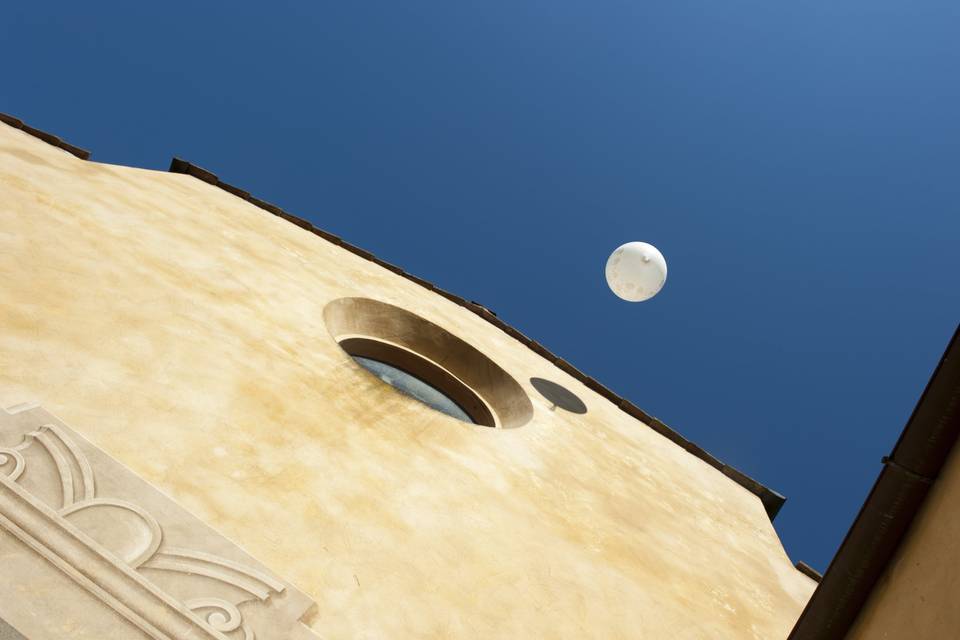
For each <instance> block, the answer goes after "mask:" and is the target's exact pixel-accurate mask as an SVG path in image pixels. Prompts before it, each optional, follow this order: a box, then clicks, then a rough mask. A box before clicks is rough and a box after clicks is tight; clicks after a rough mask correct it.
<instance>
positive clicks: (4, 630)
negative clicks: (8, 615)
mask: <svg viewBox="0 0 960 640" xmlns="http://www.w3.org/2000/svg"><path fill="white" fill-rule="evenodd" d="M0 640H27V639H26V638H24V637H23V636H22V635H20V634H19V633H17V630H16V629H14V628H13V627H11V626H10V625H9V624H7V623H6V622H4V621H3V618H0Z"/></svg>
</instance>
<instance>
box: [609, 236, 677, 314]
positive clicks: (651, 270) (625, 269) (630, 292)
mask: <svg viewBox="0 0 960 640" xmlns="http://www.w3.org/2000/svg"><path fill="white" fill-rule="evenodd" d="M606 273H607V284H608V285H610V289H611V290H612V291H613V292H614V293H615V294H617V296H618V297H620V298H623V299H624V300H627V301H628V302H641V301H643V300H649V299H650V298H652V297H653V296H655V295H657V293H658V292H659V291H660V289H662V288H663V283H664V282H666V281H667V261H666V260H665V259H664V257H663V254H662V253H660V251H658V250H657V248H656V247H655V246H653V245H652V244H647V243H646V242H628V243H626V244H624V245H621V246H619V247H617V250H616V251H614V252H613V253H611V254H610V257H609V258H607V271H606Z"/></svg>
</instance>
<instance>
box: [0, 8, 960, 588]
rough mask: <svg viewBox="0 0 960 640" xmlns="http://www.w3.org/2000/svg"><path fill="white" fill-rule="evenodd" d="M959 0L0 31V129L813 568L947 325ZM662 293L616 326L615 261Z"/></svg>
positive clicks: (250, 13)
mask: <svg viewBox="0 0 960 640" xmlns="http://www.w3.org/2000/svg"><path fill="white" fill-rule="evenodd" d="M958 33H960V4H958V3H957V2H955V0H946V1H940V0H932V1H929V2H922V3H918V2H907V1H901V2H892V1H888V0H811V1H808V2H802V3H801V2H792V3H786V2H770V1H769V0H755V1H743V0H728V1H725V2H716V1H708V0H702V1H686V0H669V1H663V2H642V1H637V2H604V1H596V0H594V1H583V2H565V1H561V0H553V1H549V2H546V1H544V2H522V1H519V0H512V1H510V2H497V1H492V2H485V3H473V2H471V3H466V2H449V1H444V2H416V1H412V2H346V3H329V2H300V3H291V2H278V1H274V2H270V3H256V4H252V3H242V2H230V3H226V2H223V3H215V2H205V3H177V2H166V3H151V4H149V5H148V4H146V3H129V2H112V3H110V2H93V3H77V2H69V3H67V2H64V3H45V2H32V3H17V4H15V5H12V6H9V7H6V8H5V9H4V19H3V21H0V51H2V52H3V55H4V59H5V61H6V64H5V65H4V72H3V81H2V83H0V111H5V112H8V113H12V114H14V115H16V116H18V117H20V118H22V119H23V120H25V121H26V122H28V123H30V124H32V125H34V126H37V127H39V128H41V129H45V130H48V131H51V132H53V133H56V134H58V135H60V136H62V137H64V138H65V139H66V140H68V141H70V142H72V143H74V144H77V145H79V146H83V147H86V148H89V149H91V150H92V152H93V158H94V159H95V160H99V161H102V162H111V163H117V164H126V165H133V166H140V167H148V168H163V169H165V168H166V167H167V165H168V163H169V160H170V158H171V157H172V156H173V155H178V156H180V157H183V158H185V159H187V160H189V161H191V162H194V163H196V164H199V165H201V166H204V167H206V168H208V169H210V170H212V171H214V172H215V173H217V174H218V175H219V176H220V177H221V178H222V179H223V180H225V181H227V182H230V183H232V184H236V185H238V186H240V187H242V188H244V189H247V190H249V191H251V192H252V193H254V194H256V195H258V196H259V197H262V198H264V199H266V200H268V201H272V202H276V203H277V204H279V205H281V206H283V207H284V208H286V209H287V210H289V211H291V212H293V213H295V214H297V215H301V216H303V217H307V218H309V219H310V220H312V221H313V222H314V223H315V224H317V225H318V226H320V227H322V228H325V229H327V230H330V231H332V232H334V233H337V234H340V235H342V236H343V237H344V238H346V239H348V240H349V241H351V242H353V243H354V244H357V245H360V246H362V247H364V248H366V249H368V250H371V251H373V252H375V253H376V254H378V255H380V256H381V257H383V258H385V259H387V260H389V261H391V262H394V263H396V264H399V265H401V266H403V267H404V268H405V269H407V270H408V271H410V272H412V273H415V274H417V275H420V276H421V277H424V278H427V279H429V280H432V281H434V282H436V283H438V284H439V285H440V286H442V287H444V288H446V289H449V290H451V291H454V292H456V293H458V294H460V295H462V296H464V297H466V298H469V299H472V300H477V301H479V302H481V303H482V304H484V305H486V306H488V307H489V308H491V309H493V310H494V311H496V312H497V313H498V314H499V315H500V316H501V317H502V318H504V319H505V320H506V321H507V322H509V323H511V324H513V325H514V326H516V327H517V328H519V329H520V330H521V331H523V332H525V333H527V334H528V335H531V336H533V337H534V338H536V339H537V340H539V341H540V342H542V343H543V344H545V345H546V346H547V347H548V348H550V349H551V350H553V351H554V352H556V353H558V354H559V355H561V356H562V357H564V358H566V359H567V360H569V361H570V362H572V363H573V364H574V365H575V366H577V367H579V368H581V369H582V370H585V371H586V372H588V373H589V374H590V375H592V376H593V377H595V378H597V379H598V380H600V381H602V382H603V383H605V384H606V385H608V386H609V387H611V388H612V389H614V390H615V391H617V392H618V393H620V394H622V395H624V396H626V397H628V398H630V399H631V400H633V401H634V402H636V403H637V404H638V405H640V406H641V407H643V408H644V409H645V410H647V411H648V412H650V413H652V414H654V415H656V416H658V417H659V418H661V419H662V420H664V421H665V422H666V423H667V424H669V425H671V426H672V427H673V428H675V429H677V430H678V431H680V432H681V433H682V434H684V435H685V436H687V437H688V438H690V439H692V440H694V441H695V442H697V443H698V444H700V445H701V446H703V447H704V448H706V449H707V450H708V451H710V452H711V453H713V454H714V455H716V456H717V457H719V458H721V459H722V460H724V461H726V462H728V463H730V464H733V465H734V466H737V467H739V468H741V469H743V470H744V471H745V472H747V473H749V474H751V475H753V476H754V477H756V478H757V479H758V480H760V481H761V482H763V483H765V484H767V485H768V486H770V487H772V488H774V489H776V490H778V491H780V492H782V493H784V494H785V495H786V496H787V497H788V501H787V504H786V506H785V507H784V509H783V511H782V512H781V514H780V515H779V516H778V518H777V522H776V525H777V529H778V531H779V532H780V535H781V537H782V539H783V541H784V545H785V547H786V549H787V551H788V553H789V554H790V556H791V557H792V558H793V559H794V560H805V561H807V562H809V563H810V564H812V565H813V566H815V567H816V568H818V569H821V570H822V569H825V568H826V566H827V564H828V563H829V560H830V558H831V557H832V556H833V553H834V551H835V549H836V547H837V545H838V544H839V542H840V541H841V539H842V537H843V535H844V534H845V533H846V530H847V528H848V526H849V524H850V522H851V521H852V519H853V517H854V516H855V514H856V512H857V510H858V509H859V507H860V505H861V504H862V502H863V499H864V498H865V497H866V494H867V491H868V490H869V488H870V486H871V484H872V483H873V480H874V479H875V477H876V475H877V473H878V472H879V469H880V457H881V456H882V455H884V454H886V453H887V452H889V450H890V449H891V448H892V446H893V443H894V442H895V440H896V437H897V435H898V434H899V432H900V430H901V429H902V428H903V425H904V423H905V421H906V419H907V417H908V416H909V414H910V411H911V409H912V408H913V406H914V404H915V402H916V400H917V398H918V397H919V394H920V392H921V391H922V389H923V386H924V384H925V383H926V381H927V379H928V378H929V376H930V374H931V372H932V370H933V368H934V366H935V365H936V362H937V360H938V358H939V356H940V354H941V352H942V351H943V349H944V347H945V346H946V344H947V341H948V339H949V338H950V335H951V334H952V332H953V330H954V327H955V326H956V323H957V321H958V319H960V288H958V286H957V274H958V273H960V250H958V243H957V238H958V236H960V171H958V169H960V166H958V161H960V117H958V114H960V82H958V79H957V78H958V71H957V70H958V69H960V38H958V37H957V34H958ZM630 240H645V241H648V242H651V243H653V244H655V245H657V246H658V247H659V248H660V249H661V250H662V251H663V253H664V254H665V255H666V257H667V260H668V263H669V267H670V275H669V278H668V281H667V285H666V287H665V288H664V290H663V291H662V292H661V294H660V295H658V296H657V297H656V298H654V299H653V300H651V301H649V302H646V303H641V304H629V303H625V302H622V301H620V300H618V299H617V298H615V297H614V296H613V294H612V293H610V292H609V291H608V290H607V289H606V286H605V283H604V281H603V267H604V263H605V260H606V258H607V255H608V254H609V253H610V251H611V250H613V249H614V248H615V247H616V246H618V245H619V244H621V243H623V242H626V241H630Z"/></svg>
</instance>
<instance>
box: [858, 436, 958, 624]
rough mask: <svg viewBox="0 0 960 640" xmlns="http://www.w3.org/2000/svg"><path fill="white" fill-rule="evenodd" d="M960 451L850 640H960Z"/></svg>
mask: <svg viewBox="0 0 960 640" xmlns="http://www.w3.org/2000/svg"><path fill="white" fill-rule="evenodd" d="M958 501H960V448H957V447H954V451H953V453H952V454H951V455H950V458H949V459H948V460H947V463H946V465H945V466H944V468H943V470H942V471H941V472H940V477H939V479H938V480H937V482H936V484H935V485H934V486H933V489H931V491H930V494H929V495H928V496H927V499H926V502H924V505H923V507H922V508H921V510H920V513H919V514H918V515H917V517H916V518H915V519H914V521H913V524H912V525H911V527H910V530H909V531H908V532H907V537H906V539H905V540H904V542H903V543H902V544H901V546H900V549H899V550H898V551H897V554H896V556H894V558H893V560H892V561H891V562H890V564H889V565H888V566H887V569H886V571H885V572H884V574H883V576H882V577H881V578H880V580H879V582H877V586H876V587H875V588H874V590H873V592H872V593H871V594H870V598H869V599H868V600H867V603H866V604H865V605H864V606H863V609H861V611H860V616H859V617H858V618H857V621H856V622H855V623H854V625H853V627H852V629H851V631H850V633H849V634H848V636H847V637H848V638H850V640H915V639H917V638H924V639H927V638H929V639H930V640H940V639H942V640H955V639H956V638H960V607H958V606H957V597H958V596H960V511H958V510H957V504H958Z"/></svg>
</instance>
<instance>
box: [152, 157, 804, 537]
mask: <svg viewBox="0 0 960 640" xmlns="http://www.w3.org/2000/svg"><path fill="white" fill-rule="evenodd" d="M170 171H171V172H172V173H181V174H185V175H189V176H193V177H195V178H197V179H199V180H202V181H204V182H206V183H208V184H210V185H213V186H215V187H219V188H220V189H223V190H224V191H227V192H229V193H232V194H233V195H235V196H237V197H238V198H241V199H243V200H246V201H247V202H249V203H250V204H252V205H254V206H257V207H260V208H261V209H264V210H265V211H268V212H270V213H272V214H273V215H275V216H278V217H280V218H283V219H284V220H287V221H288V222H291V223H293V224H295V225H297V226H298V227H301V228H302V229H305V230H307V231H309V232H311V233H313V234H315V235H318V236H320V237H321V238H323V239H324V240H327V241H329V242H332V243H333V244H335V245H337V246H339V247H341V248H343V249H346V250H347V251H349V252H351V253H354V254H356V255H358V256H360V257H361V258H364V259H366V260H369V261H370V262H374V263H376V264H378V265H380V266H381V267H383V268H384V269H387V270H388V271H392V272H393V273H395V274H397V275H399V276H403V277H404V278H406V279H408V280H411V281H413V282H415V283H416V284H418V285H420V286H421V287H424V288H425V289H428V290H430V291H433V292H434V293H437V294H440V295H441V296H443V297H444V298H446V299H447V300H450V301H451V302H453V303H454V304H457V305H459V306H461V307H463V308H464V309H467V310H468V311H471V312H473V313H475V314H476V315H478V316H480V317H481V318H483V319H484V320H486V321H487V322H489V323H490V324H492V325H494V326H495V327H497V328H498V329H500V330H501V331H503V332H504V333H506V334H507V335H509V336H510V337H512V338H514V339H515V340H517V341H518V342H520V343H522V344H523V345H525V346H526V347H527V348H529V349H530V350H531V351H533V352H534V353H536V354H537V355H539V356H541V357H543V358H544V359H545V360H547V361H548V362H550V363H551V364H553V365H554V366H556V367H557V368H559V369H560V370H562V371H563V372H565V373H567V374H569V375H570V376H572V377H573V378H576V379H577V380H579V381H580V382H582V383H583V384H584V385H585V386H586V387H587V388H589V389H591V390H592V391H594V392H596V393H598V394H599V395H601V396H603V397H604V398H606V399H607V400H609V401H610V402H612V403H613V404H614V405H616V406H617V407H618V408H619V409H620V410H621V411H623V412H624V413H626V414H628V415H630V416H631V417H633V418H636V419H637V420H639V421H640V422H642V423H644V424H646V425H647V426H649V427H650V428H651V429H653V430H654V431H656V432H657V433H659V434H660V435H662V436H663V437H665V438H666V439H667V440H670V441H671V442H673V443H674V444H677V445H679V446H680V447H681V448H682V449H684V450H685V451H687V452H688V453H690V454H692V455H694V456H695V457H697V458H699V459H701V460H703V461H704V462H706V463H707V464H709V465H710V466H711V467H713V468H715V469H717V470H718V471H720V472H721V473H723V474H724V475H725V476H727V477H728V478H730V479H731V480H733V481H734V482H736V483H737V484H739V485H740V486H742V487H743V488H745V489H746V490H747V491H749V492H750V493H752V494H754V495H755V496H757V497H758V498H760V502H761V503H762V504H763V508H764V509H765V510H766V512H767V516H768V517H769V518H770V521H771V522H772V521H773V519H774V518H776V516H777V513H779V512H780V509H781V507H783V504H784V503H785V502H786V500H787V499H786V498H785V497H784V496H783V495H781V494H779V493H777V492H776V491H773V490H772V489H769V488H767V487H765V486H764V485H762V484H760V483H759V482H757V481H756V480H754V479H753V478H751V477H750V476H748V475H747V474H745V473H743V472H742V471H739V470H738V469H736V468H734V467H731V466H730V465H728V464H725V463H723V462H721V461H720V460H718V459H717V458H715V457H714V456H712V455H710V454H709V453H708V452H707V451H706V450H704V449H703V448H701V447H700V446H698V445H696V444H694V443H693V442H691V441H689V440H687V439H686V438H684V437H683V436H681V435H680V434H679V433H677V432H676V431H674V430H673V429H671V428H670V427H668V426H667V425H666V424H664V423H663V422H661V421H660V420H658V419H657V418H655V417H653V416H651V415H650V414H648V413H646V412H645V411H643V410H642V409H641V408H640V407H638V406H636V405H635V404H633V403H632V402H630V401H629V400H627V399H626V398H624V397H622V396H620V395H617V394H616V393H614V392H613V391H612V390H610V389H609V388H608V387H606V386H604V385H603V384H601V383H600V382H598V381H596V380H595V379H593V378H591V377H590V376H588V375H587V374H585V373H583V372H582V371H580V370H579V369H577V368H576V367H574V366H573V365H571V364H570V363H569V362H567V361H566V360H564V359H563V358H561V357H559V356H557V355H556V354H554V353H553V352H551V351H550V350H548V349H547V348H546V347H544V346H543V345H541V344H540V343H539V342H537V341H536V340H533V339H531V338H528V337H527V336H526V335H524V334H523V333H521V332H519V331H517V330H516V329H514V328H513V327H511V326H510V325H508V324H507V323H506V322H504V321H503V320H501V319H500V318H499V317H497V314H495V313H494V312H492V311H490V310H489V309H488V308H486V307H485V306H483V305H481V304H479V303H477V302H474V301H472V300H467V299H466V298H462V297H460V296H458V295H456V294H454V293H450V292H449V291H446V290H444V289H441V288H440V287H438V286H436V285H435V284H433V283H432V282H429V281H427V280H424V279H423V278H419V277H417V276H415V275H413V274H411V273H408V272H406V271H404V270H403V269H401V268H400V267H398V266H396V265H394V264H391V263H389V262H387V261H385V260H382V259H380V258H378V257H377V256H375V255H374V254H372V253H370V252H369V251H366V250H364V249H361V248H359V247H357V246H355V245H352V244H350V243H349V242H346V241H345V240H343V238H341V237H339V236H337V235H334V234H332V233H329V232H327V231H324V230H323V229H320V228H318V227H316V226H314V225H313V224H312V223H311V222H310V221H308V220H304V219H303V218H299V217H297V216H295V215H292V214H290V213H287V212H286V211H284V210H283V209H281V208H280V207H278V206H276V205H274V204H271V203H269V202H266V201H264V200H261V199H259V198H256V197H254V196H252V195H250V193H249V192H248V191H245V190H243V189H240V188H238V187H235V186H233V185H230V184H227V183H225V182H223V181H222V180H220V179H219V178H218V177H217V175H216V174H215V173H213V172H211V171H208V170H207V169H204V168H203V167H200V166H197V165H195V164H193V163H190V162H187V161H186V160H183V159H181V158H176V157H175V158H173V160H172V161H171V162H170Z"/></svg>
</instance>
